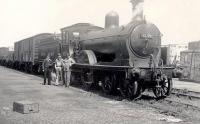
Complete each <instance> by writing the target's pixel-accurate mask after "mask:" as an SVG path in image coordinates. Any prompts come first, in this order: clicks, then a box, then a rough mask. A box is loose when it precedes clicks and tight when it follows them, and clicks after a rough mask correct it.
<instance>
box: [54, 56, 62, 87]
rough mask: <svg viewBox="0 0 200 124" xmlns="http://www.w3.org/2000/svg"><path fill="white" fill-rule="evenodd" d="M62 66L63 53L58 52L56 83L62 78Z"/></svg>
mask: <svg viewBox="0 0 200 124" xmlns="http://www.w3.org/2000/svg"><path fill="white" fill-rule="evenodd" d="M62 66H63V59H62V57H61V54H60V53H58V58H57V59H56V61H55V69H56V83H55V85H56V86H57V85H59V80H60V79H61V80H62Z"/></svg>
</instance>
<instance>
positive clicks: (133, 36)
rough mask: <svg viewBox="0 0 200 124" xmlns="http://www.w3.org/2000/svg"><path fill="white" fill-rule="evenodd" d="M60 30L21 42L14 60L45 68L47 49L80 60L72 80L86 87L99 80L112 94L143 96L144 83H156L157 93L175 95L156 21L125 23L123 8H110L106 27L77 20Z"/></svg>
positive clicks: (13, 62) (152, 85) (146, 86)
mask: <svg viewBox="0 0 200 124" xmlns="http://www.w3.org/2000/svg"><path fill="white" fill-rule="evenodd" d="M61 32H62V33H61V38H58V37H55V35H54V34H49V33H43V34H39V35H35V36H33V37H30V38H27V39H24V40H22V41H19V42H16V43H15V46H14V48H15V49H14V53H13V55H12V56H13V57H10V58H11V59H12V60H9V62H10V63H11V64H9V65H13V66H12V67H13V68H17V69H19V70H24V71H27V72H32V71H33V72H41V66H42V61H43V60H44V58H45V57H46V55H47V54H50V56H51V58H52V59H55V57H56V55H57V53H61V54H62V56H63V58H65V57H66V56H68V55H70V56H71V57H73V58H74V60H75V61H76V63H75V64H74V65H73V66H72V67H71V69H72V74H71V82H72V83H77V82H79V83H80V82H81V83H82V84H83V86H84V87H85V88H86V89H89V88H90V87H91V86H92V85H98V86H100V87H102V89H103V91H104V92H105V93H107V94H113V93H116V92H120V93H121V94H122V95H123V96H124V97H128V98H129V99H135V98H139V97H140V96H141V94H142V92H143V91H144V90H145V89H152V90H153V93H154V94H155V96H156V98H164V97H166V96H168V95H170V93H171V90H172V70H173V68H171V67H164V66H163V62H162V60H161V32H160V31H159V29H158V28H157V27H156V26H155V25H154V24H152V23H149V22H147V21H146V20H145V19H143V20H132V21H131V22H130V23H129V24H127V25H126V26H121V27H120V26H119V16H118V14H117V13H116V12H110V13H108V14H107V15H106V17H105V28H101V27H98V26H94V25H91V24H89V23H78V24H74V25H72V26H68V27H65V28H63V29H61Z"/></svg>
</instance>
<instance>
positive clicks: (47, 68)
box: [42, 55, 52, 85]
mask: <svg viewBox="0 0 200 124" xmlns="http://www.w3.org/2000/svg"><path fill="white" fill-rule="evenodd" d="M51 66H52V61H51V59H50V57H49V55H47V57H46V59H45V60H44V61H43V64H42V69H43V71H44V83H43V85H45V84H46V78H47V79H48V85H51Z"/></svg>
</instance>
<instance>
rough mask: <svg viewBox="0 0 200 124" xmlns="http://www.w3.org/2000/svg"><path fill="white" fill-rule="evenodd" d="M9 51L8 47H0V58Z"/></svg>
mask: <svg viewBox="0 0 200 124" xmlns="http://www.w3.org/2000/svg"><path fill="white" fill-rule="evenodd" d="M8 53H9V48H8V47H0V59H1V58H2V57H5V56H7V55H8Z"/></svg>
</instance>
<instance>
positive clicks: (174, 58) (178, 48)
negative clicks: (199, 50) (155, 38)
mask: <svg viewBox="0 0 200 124" xmlns="http://www.w3.org/2000/svg"><path fill="white" fill-rule="evenodd" d="M185 50H188V45H187V44H169V45H163V46H162V51H161V52H162V53H161V56H162V59H163V61H164V64H165V65H175V64H177V63H180V60H181V57H180V53H181V52H182V51H185Z"/></svg>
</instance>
